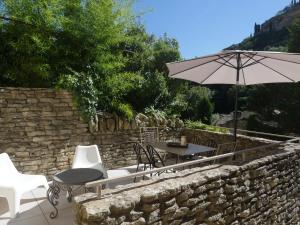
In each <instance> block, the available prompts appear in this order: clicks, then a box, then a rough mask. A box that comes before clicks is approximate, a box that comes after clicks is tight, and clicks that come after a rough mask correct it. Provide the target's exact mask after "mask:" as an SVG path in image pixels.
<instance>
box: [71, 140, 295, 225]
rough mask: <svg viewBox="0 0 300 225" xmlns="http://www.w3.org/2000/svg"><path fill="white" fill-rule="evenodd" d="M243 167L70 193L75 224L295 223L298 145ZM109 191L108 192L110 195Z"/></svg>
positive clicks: (217, 168)
mask: <svg viewBox="0 0 300 225" xmlns="http://www.w3.org/2000/svg"><path fill="white" fill-rule="evenodd" d="M282 148H283V149H282V152H281V153H280V154H277V155H272V156H268V157H264V158H261V159H257V160H254V161H252V162H249V163H247V164H244V165H243V166H229V165H223V166H217V165H215V166H214V167H213V166H210V167H202V168H193V169H190V170H184V171H181V172H177V173H170V174H165V175H163V176H162V175H161V176H160V177H156V178H152V179H151V180H148V181H142V182H140V183H137V184H133V185H129V186H124V187H120V188H119V189H117V190H115V191H111V193H108V195H104V196H103V197H102V198H100V199H97V198H94V197H96V196H95V194H91V193H89V194H85V195H82V196H79V197H76V199H75V201H76V204H75V212H76V221H75V224H77V225H87V224H90V225H96V224H97V225H100V224H122V225H144V224H153V225H154V224H155V225H159V224H160V225H167V224H172V225H175V224H184V225H193V224H201V225H218V224H220V225H221V224H222V225H276V224H277V225H285V224H286V225H296V224H299V221H300V218H299V198H298V196H297V194H298V192H299V179H300V177H299V169H300V168H299V163H300V151H299V150H300V147H299V145H292V144H291V145H285V146H284V147H282ZM110 194H112V195H110Z"/></svg>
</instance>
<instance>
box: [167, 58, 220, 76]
mask: <svg viewBox="0 0 300 225" xmlns="http://www.w3.org/2000/svg"><path fill="white" fill-rule="evenodd" d="M216 56H217V57H219V58H218V59H220V58H221V57H220V56H219V55H216ZM218 59H214V60H211V61H208V62H205V63H202V64H199V65H196V66H193V67H190V68H188V69H185V70H182V71H179V72H177V73H174V74H172V75H170V76H171V77H173V76H175V75H177V74H180V73H183V72H186V71H189V70H192V69H195V68H197V67H198V66H203V65H206V64H208V63H211V62H217V61H216V60H218ZM183 62H185V61H183ZM217 63H220V62H217ZM222 66H223V65H222Z"/></svg>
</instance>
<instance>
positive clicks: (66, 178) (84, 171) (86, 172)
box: [53, 168, 103, 185]
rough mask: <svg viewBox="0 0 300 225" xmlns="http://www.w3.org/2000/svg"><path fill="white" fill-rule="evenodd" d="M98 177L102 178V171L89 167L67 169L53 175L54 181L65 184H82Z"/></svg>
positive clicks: (98, 178)
mask: <svg viewBox="0 0 300 225" xmlns="http://www.w3.org/2000/svg"><path fill="white" fill-rule="evenodd" d="M100 179H103V173H102V172H101V171H99V170H96V169H90V168H75V169H69V170H65V171H62V172H60V173H57V174H55V175H54V176H53V180H54V181H56V182H58V183H62V184H66V185H84V184H85V183H88V182H91V181H95V180H100Z"/></svg>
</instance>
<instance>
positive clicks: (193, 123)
mask: <svg viewBox="0 0 300 225" xmlns="http://www.w3.org/2000/svg"><path fill="white" fill-rule="evenodd" d="M185 127H186V128H190V129H199V130H208V131H213V132H220V133H226V134H227V133H229V130H228V129H227V128H223V127H216V126H211V125H207V124H204V123H201V122H200V121H191V120H187V121H185Z"/></svg>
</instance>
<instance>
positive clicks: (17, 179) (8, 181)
mask: <svg viewBox="0 0 300 225" xmlns="http://www.w3.org/2000/svg"><path fill="white" fill-rule="evenodd" d="M38 186H44V187H45V188H46V189H47V190H48V188H49V185H48V182H47V179H46V177H45V176H43V175H28V174H22V173H20V172H18V170H17V169H16V167H15V166H14V164H13V162H12V161H11V160H10V158H9V156H8V154H7V153H1V154H0V197H5V198H6V199H7V202H8V206H9V210H10V216H11V217H12V218H14V217H15V216H16V214H17V213H18V212H19V210H20V200H21V197H22V195H23V194H24V193H25V192H27V191H30V190H32V189H35V188H37V187H38Z"/></svg>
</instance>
